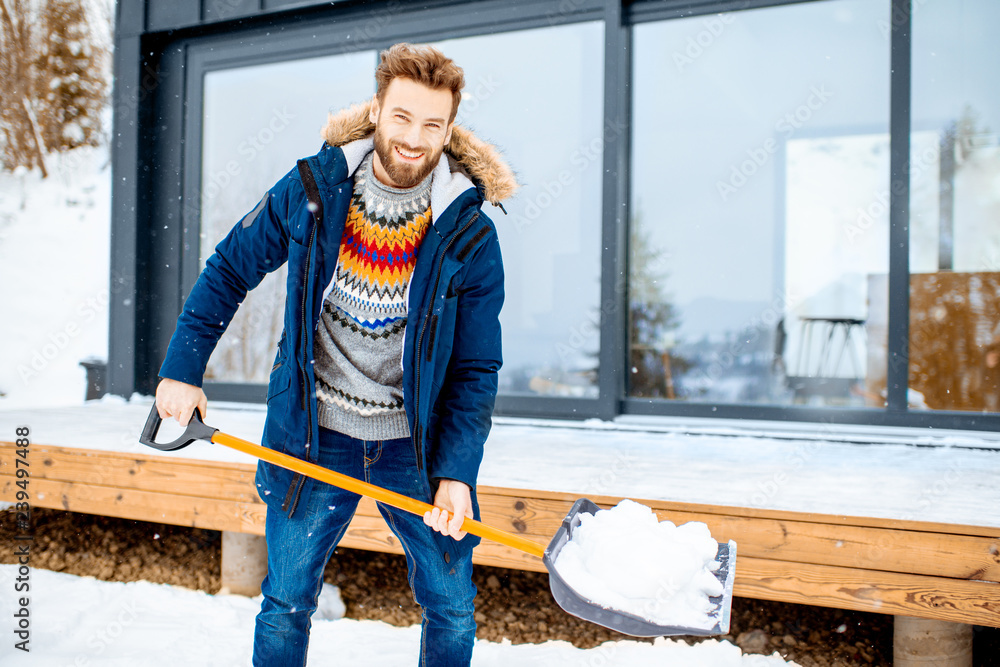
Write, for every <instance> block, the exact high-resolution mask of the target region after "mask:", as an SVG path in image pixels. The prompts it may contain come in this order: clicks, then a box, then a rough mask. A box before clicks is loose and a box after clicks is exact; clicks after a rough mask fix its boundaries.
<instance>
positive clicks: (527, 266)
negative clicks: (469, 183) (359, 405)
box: [200, 22, 603, 397]
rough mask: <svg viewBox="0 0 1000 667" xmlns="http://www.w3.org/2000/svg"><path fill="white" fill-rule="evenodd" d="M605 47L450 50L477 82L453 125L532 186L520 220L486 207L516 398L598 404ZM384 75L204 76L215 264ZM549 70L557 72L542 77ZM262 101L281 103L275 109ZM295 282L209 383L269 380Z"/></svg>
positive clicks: (205, 232)
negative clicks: (252, 215) (274, 187)
mask: <svg viewBox="0 0 1000 667" xmlns="http://www.w3.org/2000/svg"><path fill="white" fill-rule="evenodd" d="M602 41H603V24H602V23H600V22H588V23H579V24H573V25H568V26H559V27H552V28H541V29H534V30H522V31H515V32H509V33H502V34H497V35H489V36H477V37H468V38H462V39H453V40H448V41H444V42H439V43H436V46H437V47H438V48H440V49H441V50H442V51H443V52H444V53H445V54H446V55H448V56H449V57H451V58H453V59H455V61H456V62H458V63H459V64H460V65H461V66H462V68H463V70H464V71H465V79H466V87H465V90H464V92H463V100H462V104H461V106H460V107H459V113H458V116H457V118H456V121H455V122H456V123H459V124H462V125H464V126H466V127H469V128H470V129H472V130H473V131H474V132H475V133H476V134H477V135H478V136H480V137H481V138H482V139H483V140H485V141H487V142H489V143H492V144H495V145H496V146H497V147H498V148H500V149H501V150H502V152H503V154H504V157H505V159H506V160H507V161H508V162H509V163H510V164H511V165H512V167H513V168H514V169H515V171H516V173H517V177H518V180H519V181H520V182H521V183H523V185H524V187H523V188H522V189H521V190H520V191H519V192H518V194H517V195H516V196H515V197H514V198H513V199H511V200H510V201H507V202H506V203H505V205H504V207H505V209H506V211H507V212H506V213H504V212H503V211H501V210H500V209H499V208H494V207H492V206H490V205H489V204H487V205H485V207H484V208H485V210H486V211H487V213H488V214H489V215H490V217H491V218H492V219H493V220H494V222H495V223H496V225H497V230H498V233H499V235H500V242H501V246H502V248H503V253H504V264H505V272H506V301H505V305H504V309H503V313H502V329H503V346H504V366H503V369H502V371H501V391H502V392H504V393H508V394H515V393H527V394H547V395H557V396H578V397H580V396H582V397H594V396H596V395H597V386H596V385H597V351H598V348H599V345H600V340H599V339H600V336H599V328H600V327H599V323H600V316H599V313H598V301H599V297H600V276H601V271H600V257H601V247H600V235H601V164H602V158H603V152H602V150H603V137H602V118H603V110H602V108H601V105H600V104H593V103H584V101H586V100H599V99H600V98H601V95H602V91H603V82H602V78H601V76H600V75H599V73H600V72H601V71H602V69H603V62H602V61H603V50H602V49H601V43H602ZM497 53H505V54H507V56H506V57H504V58H496V57H495V54H497ZM377 62H378V60H377V53H376V52H374V51H365V52H360V53H352V54H347V55H338V56H329V57H323V58H310V59H305V60H293V61H288V62H282V63H277V64H267V65H258V66H253V67H243V68H238V69H224V70H216V71H212V72H209V73H208V74H207V75H206V77H205V82H204V109H203V125H202V128H203V129H202V147H203V148H202V179H201V181H202V182H201V202H200V205H201V224H202V230H201V263H202V265H203V264H204V261H205V260H206V259H207V258H208V256H209V255H210V254H211V253H212V250H213V248H214V247H215V244H216V243H218V241H219V240H220V239H221V238H222V237H223V236H225V234H226V233H227V232H228V231H229V229H230V228H231V227H232V226H233V224H235V222H236V221H237V220H239V219H240V217H241V216H242V215H244V214H245V213H246V212H247V211H249V210H250V209H252V208H253V207H254V206H255V205H256V203H257V202H258V201H259V199H260V197H261V194H262V193H263V192H264V191H265V190H266V189H267V188H268V187H270V186H271V184H273V183H274V181H275V180H277V179H278V178H279V177H280V176H281V175H283V174H284V173H285V172H287V171H288V170H289V169H290V168H291V167H292V166H294V164H295V160H296V159H297V158H298V157H302V156H305V155H309V154H311V153H313V152H315V151H316V150H317V149H318V148H319V141H320V140H319V139H318V137H319V128H320V127H321V126H322V124H323V122H324V120H325V118H326V114H327V112H328V111H337V110H338V109H340V108H341V107H346V106H347V105H348V104H349V103H351V102H360V101H363V100H364V99H367V98H369V97H371V95H372V93H373V92H374V88H373V86H374V83H373V82H374V77H373V74H374V67H375V65H376V64H377ZM538 62H545V63H547V66H546V68H537V67H532V63H538ZM550 67H551V68H556V69H558V70H559V71H561V72H562V76H559V77H552V76H550V69H549V68H550ZM595 72H597V73H598V75H597V76H594V73H595ZM317 83H321V85H317ZM261 90H266V91H267V99H268V100H281V103H276V104H268V103H265V102H264V101H262V98H261V95H260V91H261ZM286 100H287V101H290V103H286V102H285V101H286ZM285 275H286V271H285V269H284V268H282V269H280V270H279V271H277V272H275V273H274V274H271V275H269V276H268V277H267V278H266V279H265V280H264V282H263V283H262V284H261V285H260V286H259V287H258V288H257V289H255V290H254V291H253V292H251V294H250V296H249V297H248V298H247V300H246V301H245V302H244V304H243V305H242V306H241V307H240V309H239V311H238V313H237V316H236V318H234V320H233V323H232V324H231V325H230V327H229V329H228V330H227V331H226V334H225V335H224V336H223V338H222V339H221V340H220V342H219V347H218V348H217V349H216V351H215V353H214V354H213V355H212V359H211V361H210V363H209V367H208V374H207V376H206V377H207V379H210V380H215V381H225V382H236V383H244V382H250V383H253V382H264V381H266V379H267V375H268V371H269V370H270V364H271V361H272V359H273V356H274V347H275V344H276V343H277V340H278V337H279V336H280V334H281V327H282V310H283V307H284V293H285Z"/></svg>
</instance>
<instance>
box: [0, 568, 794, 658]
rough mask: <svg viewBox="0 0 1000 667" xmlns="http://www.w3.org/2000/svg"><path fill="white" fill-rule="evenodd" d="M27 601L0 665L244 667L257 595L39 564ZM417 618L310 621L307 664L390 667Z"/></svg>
mask: <svg viewBox="0 0 1000 667" xmlns="http://www.w3.org/2000/svg"><path fill="white" fill-rule="evenodd" d="M15 570H16V566H13V565H0V586H2V589H3V590H5V591H8V590H11V589H12V587H13V579H14V577H15V576H16V572H15ZM30 583H31V601H30V605H29V607H28V609H29V614H30V619H31V625H30V632H31V635H30V644H29V647H30V649H31V651H30V653H22V652H20V651H18V650H17V649H15V648H14V647H13V644H14V641H13V640H11V638H10V637H11V635H10V629H9V627H8V629H5V631H4V634H5V635H6V636H7V637H6V638H5V639H4V641H3V643H2V644H0V664H3V665H11V666H15V665H31V666H32V667H66V666H69V665H73V666H82V665H101V666H102V667H159V666H161V665H162V667H175V666H176V665H185V666H189V665H190V666H192V667H196V666H199V665H211V666H212V667H228V666H230V665H231V666H232V667H244V666H245V665H248V664H250V653H251V647H252V641H253V627H254V616H255V615H256V613H257V610H258V608H259V606H260V600H259V599H251V598H246V597H242V596H238V595H207V594H205V593H202V592H199V591H192V590H188V589H185V588H179V587H175V586H167V585H162V584H151V583H149V582H146V581H139V582H133V583H128V584H122V583H109V582H103V581H97V580H95V579H93V578H90V577H76V576H73V575H68V574H62V573H58V572H48V571H45V570H35V571H32V572H31V581H30ZM0 599H2V603H0V607H2V608H0V617H3V618H5V619H7V620H8V626H10V625H12V622H11V620H10V619H12V618H13V613H14V611H15V609H14V600H13V599H12V598H11V596H8V595H6V594H5V595H4V596H3V597H2V598H0ZM419 644H420V626H418V625H414V626H411V627H408V628H397V627H394V626H391V625H388V624H386V623H382V622H379V621H355V620H352V619H346V618H344V619H339V620H325V619H323V620H314V623H313V629H312V640H311V642H310V647H309V664H312V665H334V664H337V665H353V666H355V667H399V665H411V664H415V663H416V659H417V655H418V652H419ZM472 664H473V665H474V667H507V666H508V665H519V666H520V667H553V666H562V665H566V666H572V667H596V666H598V665H602V666H606V667H611V666H620V667H652V666H653V665H656V666H657V667H662V665H671V666H672V667H770V666H774V665H786V664H792V665H794V664H795V663H786V662H785V661H784V660H782V658H781V657H780V656H778V655H777V654H775V655H773V656H770V657H767V656H762V655H742V653H741V651H740V649H739V648H738V647H736V646H734V645H733V644H730V643H729V642H719V641H705V642H702V643H700V644H697V645H695V646H688V645H687V644H685V643H684V642H682V641H677V640H667V639H658V640H656V643H655V644H647V643H643V642H636V641H618V642H607V643H605V644H602V645H601V646H600V647H598V648H593V649H587V650H584V649H578V648H575V647H573V646H572V645H571V644H569V643H568V642H564V641H551V642H546V643H544V644H519V645H511V644H509V643H501V644H497V643H494V642H488V641H478V642H477V643H476V648H475V650H474V652H473V660H472Z"/></svg>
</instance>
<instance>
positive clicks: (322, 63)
mask: <svg viewBox="0 0 1000 667" xmlns="http://www.w3.org/2000/svg"><path fill="white" fill-rule="evenodd" d="M374 62H375V53H374V52H373V51H363V52H358V53H351V54H346V55H337V56H327V57H322V58H308V59H304V60H295V61H290V62H282V63H273V64H268V65H256V66H252V67H240V68H236V69H222V70H216V71H212V72H208V73H207V74H206V75H205V80H204V100H205V101H204V108H203V110H202V139H201V145H202V152H201V156H202V158H201V160H202V162H201V198H200V202H199V203H200V210H201V234H200V241H201V243H200V246H201V261H200V265H199V270H200V267H201V266H204V264H205V260H207V259H208V257H209V255H211V254H212V251H213V250H214V248H215V245H216V244H217V243H218V242H219V241H220V240H222V238H223V237H224V236H225V235H226V234H227V233H229V230H230V229H231V228H232V227H233V225H235V224H236V223H237V222H238V221H239V220H240V218H242V217H243V216H244V215H246V214H247V212H249V211H250V210H251V209H253V208H254V206H255V205H256V204H257V202H259V201H260V199H261V197H262V196H263V194H264V192H266V191H267V189H268V188H270V187H271V186H272V185H273V184H274V183H275V182H276V181H277V180H278V179H279V178H281V177H282V176H283V175H284V174H286V173H287V172H288V171H289V170H290V169H291V168H292V167H294V166H295V161H296V160H297V159H298V158H300V157H305V156H306V155H311V154H313V153H315V152H316V151H318V150H319V148H320V145H321V139H320V138H319V130H320V128H321V127H322V126H323V123H324V122H325V120H326V115H327V112H328V111H336V110H338V109H340V108H341V107H346V106H348V105H349V104H351V103H356V102H363V101H364V100H365V99H368V98H370V97H371V96H372V93H373V92H374V79H373V77H372V71H373V67H374ZM286 275H287V271H286V269H285V267H282V268H280V269H279V270H278V271H276V272H274V273H271V274H269V275H268V276H267V277H265V278H264V281H263V282H262V283H261V284H260V285H259V286H258V287H257V288H256V289H255V290H253V291H252V292H250V295H249V296H248V297H247V299H246V300H245V301H244V302H243V304H242V305H241V306H240V308H239V310H238V311H237V312H236V317H234V318H233V321H232V323H231V324H230V325H229V328H228V329H227V330H226V333H225V334H224V335H223V336H222V338H221V339H220V340H219V345H218V347H217V348H216V349H215V352H214V353H213V354H212V358H211V359H210V360H209V364H208V369H207V371H206V373H205V379H206V380H212V381H216V382H218V381H223V382H234V383H245V382H253V383H263V382H267V377H268V373H269V372H270V370H271V362H272V361H273V360H274V351H275V348H276V346H277V344H278V338H279V336H281V328H282V314H283V310H284V305H285V278H286Z"/></svg>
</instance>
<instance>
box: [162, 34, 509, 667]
mask: <svg viewBox="0 0 1000 667" xmlns="http://www.w3.org/2000/svg"><path fill="white" fill-rule="evenodd" d="M375 78H376V93H375V95H374V96H373V98H372V100H371V101H370V102H368V103H366V104H364V105H361V106H352V107H351V108H349V109H346V110H343V111H341V112H339V113H338V114H336V115H331V117H330V118H329V120H328V123H327V125H326V127H325V128H324V130H323V138H324V139H325V140H326V141H325V144H324V146H323V148H322V150H321V151H320V152H319V153H318V154H316V155H314V156H312V157H309V158H306V159H304V160H299V162H298V164H297V166H296V167H295V168H294V169H292V170H291V171H290V172H289V173H288V174H287V175H286V176H285V177H284V178H282V179H281V180H280V181H279V182H278V183H277V184H275V186H274V187H272V188H271V189H270V190H269V191H268V192H267V193H266V194H265V195H264V197H263V199H262V200H261V201H260V203H259V204H258V205H257V206H256V207H255V208H254V209H253V210H252V211H251V212H250V213H249V214H247V216H246V217H244V218H243V219H242V220H241V221H240V222H239V223H237V224H236V226H235V227H234V228H233V230H232V231H231V232H230V233H229V234H228V235H227V236H226V238H225V239H223V240H222V242H221V243H219V245H218V246H217V247H216V250H215V253H214V254H213V255H212V256H211V257H210V258H209V259H208V261H207V262H206V265H205V269H204V271H202V273H201V276H200V277H199V278H198V281H197V283H196V284H195V286H194V288H193V289H192V291H191V294H190V295H189V296H188V299H187V302H186V303H185V305H184V310H183V312H182V313H181V315H180V317H179V318H178V321H177V329H176V331H175V332H174V335H173V338H172V339H171V341H170V345H169V347H168V350H167V355H166V358H165V360H164V362H163V366H162V367H161V369H160V376H161V377H162V378H163V379H162V381H161V382H160V384H159V386H158V387H157V391H156V404H157V408H158V410H159V413H160V416H161V417H163V418H167V417H171V416H172V417H176V418H177V419H178V421H179V422H180V423H181V424H186V423H187V422H188V420H189V419H190V417H191V414H192V412H193V411H194V410H195V409H196V408H197V409H199V410H201V412H202V414H203V415H204V413H205V410H206V407H207V401H206V398H205V394H204V393H203V392H202V390H201V389H200V386H201V382H202V377H203V374H204V370H205V366H206V364H207V362H208V358H209V355H210V354H211V352H212V350H213V349H214V348H215V345H216V343H217V341H218V339H219V337H220V336H221V335H222V333H223V331H224V330H225V327H226V326H227V325H228V323H229V322H230V320H231V319H232V316H233V313H234V312H235V311H236V308H237V306H238V305H239V303H240V302H242V300H243V298H244V297H245V295H246V292H247V291H248V290H250V289H252V288H254V287H255V286H256V285H257V284H259V282H260V281H261V279H262V278H263V277H264V275H265V274H266V273H267V272H270V271H273V270H275V269H277V268H278V267H279V266H281V265H282V264H283V263H285V262H286V261H287V262H288V269H289V270H288V283H287V296H286V303H285V313H284V331H283V333H282V336H281V340H280V342H279V343H278V352H277V356H276V358H275V361H274V367H273V369H272V370H271V375H270V380H269V382H268V390H267V419H266V422H265V426H264V435H263V440H264V444H265V445H266V446H267V447H270V448H273V449H276V450H278V451H283V452H286V453H288V454H291V455H293V456H297V457H299V458H303V459H306V460H310V461H313V462H317V463H319V464H320V465H323V466H326V467H328V468H330V469H333V470H337V471H338V472H343V473H345V474H348V475H351V476H353V477H357V478H360V479H364V480H365V481H368V482H371V483H373V484H376V485H378V486H382V487H386V488H389V489H391V490H393V491H397V492H399V493H403V494H405V495H407V496H411V497H415V498H419V499H422V500H424V501H425V502H431V501H432V500H433V504H434V505H435V509H434V511H433V512H429V513H428V514H427V515H425V516H424V517H423V518H421V517H416V516H413V515H409V514H407V513H405V512H401V511H398V510H395V509H392V508H388V507H384V506H380V507H379V510H380V511H381V513H382V515H383V516H384V517H385V519H386V522H387V523H388V525H389V527H390V528H391V529H392V531H393V532H394V533H395V534H396V536H397V537H398V538H399V540H400V542H401V544H402V545H403V548H404V550H405V552H406V559H407V565H408V567H409V572H410V582H411V586H412V588H413V593H414V597H415V599H416V600H417V602H418V603H419V604H420V605H421V606H422V608H423V632H422V636H421V648H420V664H421V665H467V664H469V661H470V660H471V654H472V644H473V642H474V638H475V621H474V618H473V598H474V596H475V586H474V585H473V584H472V581H471V557H472V548H473V547H474V546H475V545H476V544H477V543H478V542H479V539H478V538H476V537H475V536H471V535H469V536H466V534H465V533H464V532H463V531H461V523H462V521H463V520H464V517H467V516H471V517H475V518H478V516H479V511H478V505H477V503H476V496H475V486H476V477H477V475H478V471H479V465H480V462H481V460H482V455H483V444H484V442H485V440H486V436H487V433H488V432H489V429H490V424H491V413H492V410H493V404H494V399H495V396H496V388H497V371H498V370H499V368H500V364H501V355H500V324H499V314H500V307H501V305H502V303H503V267H502V264H501V256H500V247H499V244H498V241H497V234H496V229H495V228H494V226H493V223H492V222H491V221H490V220H489V218H487V217H486V215H485V214H483V213H482V212H481V211H480V206H481V205H482V203H483V201H484V200H488V201H491V202H493V203H495V204H498V205H499V204H500V202H501V200H503V199H505V198H507V197H509V196H510V195H511V194H513V192H514V190H515V189H516V187H517V184H516V182H515V179H514V177H513V174H512V172H511V171H510V169H509V168H508V167H507V165H506V164H504V162H503V161H502V159H501V158H500V156H499V154H498V153H497V152H496V150H495V149H494V148H493V147H491V146H489V145H487V144H485V143H483V142H482V141H480V140H478V139H476V138H475V137H474V136H472V134H471V133H470V132H468V131H467V130H465V129H463V128H461V127H460V126H456V125H454V120H455V115H456V113H457V112H458V105H459V102H460V100H461V92H460V91H461V89H462V87H463V85H464V75H463V72H462V70H461V68H460V67H458V66H457V65H456V64H455V63H454V62H453V61H451V60H450V59H448V58H446V57H445V56H444V55H443V54H441V53H440V52H439V51H437V50H435V49H433V48H431V47H426V46H413V45H409V44H397V45H395V46H393V47H392V48H390V49H387V50H386V51H383V52H382V53H381V60H380V64H379V66H378V68H377V70H376V73H375ZM257 487H258V491H259V493H260V495H261V498H262V499H263V500H264V502H265V503H266V505H267V519H266V527H265V533H266V538H267V544H268V573H267V576H266V578H265V579H264V582H263V584H262V592H263V594H264V601H263V603H262V605H261V611H260V614H259V615H258V616H257V625H256V632H255V636H254V660H253V662H254V664H255V665H267V667H276V666H280V665H303V664H305V656H306V651H307V646H308V637H309V627H310V617H311V614H312V612H313V611H314V610H315V607H316V602H317V598H318V595H319V590H320V587H321V584H322V573H323V568H324V566H325V564H326V562H327V560H328V559H329V557H330V554H331V552H332V551H333V549H334V547H336V545H337V543H338V541H339V540H340V539H341V537H343V535H344V531H345V530H346V528H347V525H348V523H349V521H350V520H351V517H352V516H353V514H354V510H355V508H356V506H357V503H358V500H359V497H358V496H356V495H354V494H352V493H349V492H346V491H343V490H341V489H337V488H335V487H332V486H329V485H326V484H322V483H319V482H316V481H314V480H312V479H309V478H306V477H303V476H300V475H296V474H295V473H291V472H289V471H287V470H285V469H283V468H279V467H277V466H273V465H271V464H268V463H265V462H261V463H260V464H259V465H258V467H257ZM438 508H443V509H445V510H448V512H450V513H452V514H453V518H452V519H451V520H449V519H448V516H447V515H446V514H444V513H442V512H441V511H440V509H438ZM372 650H373V651H375V650H377V647H372Z"/></svg>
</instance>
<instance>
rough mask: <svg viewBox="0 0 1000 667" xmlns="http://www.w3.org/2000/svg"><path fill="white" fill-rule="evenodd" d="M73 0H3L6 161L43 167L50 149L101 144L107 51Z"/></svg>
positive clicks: (0, 107) (1, 112) (0, 47)
mask: <svg viewBox="0 0 1000 667" xmlns="http://www.w3.org/2000/svg"><path fill="white" fill-rule="evenodd" d="M86 7H87V5H86V4H84V3H79V2H76V1H75V0H0V90H2V91H3V94H2V95H0V151H2V152H0V159H2V166H3V167H5V168H7V169H14V168H16V167H19V166H25V167H28V168H33V167H38V168H39V169H40V170H41V172H42V176H43V177H44V176H46V175H47V170H46V166H45V162H46V156H47V154H48V153H49V152H50V151H60V150H68V149H70V148H75V147H77V146H81V145H86V144H96V143H97V142H98V141H99V137H100V133H101V117H100V114H101V110H102V108H103V107H104V104H105V102H106V97H107V93H108V83H107V81H106V79H107V75H106V67H105V64H106V58H107V48H106V47H104V46H100V45H99V43H98V41H97V39H96V37H95V33H94V30H93V29H92V27H93V26H91V24H90V23H89V17H88V14H87V9H86Z"/></svg>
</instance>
